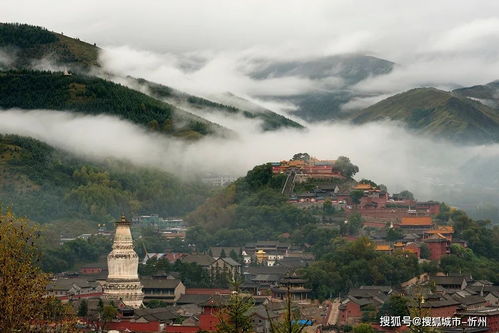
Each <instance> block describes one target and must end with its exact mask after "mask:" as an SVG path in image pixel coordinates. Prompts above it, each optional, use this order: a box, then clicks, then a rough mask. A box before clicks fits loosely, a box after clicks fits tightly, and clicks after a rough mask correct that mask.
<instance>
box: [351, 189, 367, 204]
mask: <svg viewBox="0 0 499 333" xmlns="http://www.w3.org/2000/svg"><path fill="white" fill-rule="evenodd" d="M363 196H364V192H363V191H361V190H355V191H352V192H350V197H351V198H352V201H353V203H354V204H359V203H360V199H361V198H362V197H363Z"/></svg>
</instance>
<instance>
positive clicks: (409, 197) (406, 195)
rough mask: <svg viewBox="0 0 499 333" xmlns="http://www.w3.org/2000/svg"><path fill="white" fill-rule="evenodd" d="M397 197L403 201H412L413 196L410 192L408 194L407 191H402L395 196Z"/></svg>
mask: <svg viewBox="0 0 499 333" xmlns="http://www.w3.org/2000/svg"><path fill="white" fill-rule="evenodd" d="M396 196H397V197H399V198H400V199H404V200H414V194H412V192H409V191H407V190H404V191H402V192H400V193H398V194H396Z"/></svg>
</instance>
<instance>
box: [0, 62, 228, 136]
mask: <svg viewBox="0 0 499 333" xmlns="http://www.w3.org/2000/svg"><path fill="white" fill-rule="evenodd" d="M0 107H1V108H5V109H7V108H22V109H51V110H68V111H74V112H79V113H84V114H94V115H95V114H106V115H111V116H116V117H119V118H122V119H125V120H129V121H131V122H134V123H136V124H139V125H142V126H145V127H148V128H150V129H152V130H155V131H159V132H162V133H165V134H169V135H174V136H178V137H182V138H186V139H198V138H200V137H202V136H203V135H207V134H216V133H218V134H223V133H224V132H226V131H224V130H223V129H222V128H221V127H220V126H218V125H216V124H213V123H210V122H208V121H206V120H204V119H202V118H200V117H197V116H195V115H192V114H190V113H188V112H185V111H183V110H180V109H178V108H176V107H174V106H172V105H170V104H167V103H164V102H162V101H159V100H157V99H154V98H152V97H150V96H147V95H145V94H142V93H140V92H138V91H135V90H132V89H129V88H127V87H125V86H122V85H119V84H116V83H113V82H110V81H106V80H103V79H100V78H96V77H91V76H85V75H80V74H72V75H65V74H64V73H61V72H42V71H9V72H4V73H0Z"/></svg>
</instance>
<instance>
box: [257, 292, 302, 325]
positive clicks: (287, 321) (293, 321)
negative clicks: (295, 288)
mask: <svg viewBox="0 0 499 333" xmlns="http://www.w3.org/2000/svg"><path fill="white" fill-rule="evenodd" d="M265 310H266V311H267V319H268V321H269V322H270V332H271V333H301V332H302V331H303V330H304V329H305V327H306V325H305V324H303V323H300V322H299V321H298V319H299V318H300V314H299V312H297V311H293V307H292V305H291V292H290V286H288V291H287V296H286V312H285V313H284V318H283V319H282V320H274V319H272V318H271V316H270V314H269V310H268V308H267V307H266V308H265Z"/></svg>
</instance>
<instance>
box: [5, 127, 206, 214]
mask: <svg viewBox="0 0 499 333" xmlns="http://www.w3.org/2000/svg"><path fill="white" fill-rule="evenodd" d="M209 193H210V188H209V187H208V186H207V185H204V184H203V183H200V182H199V181H197V180H196V179H192V180H191V181H183V180H181V179H179V178H178V177H176V176H174V175H171V174H169V173H166V172H163V171H158V170H155V169H145V168H139V167H134V166H131V165H129V164H127V163H124V162H120V161H106V162H102V163H96V162H90V161H86V160H83V159H81V158H78V157H76V156H74V155H72V154H69V153H67V152H65V151H60V150H57V149H54V148H53V147H51V146H49V145H47V144H44V143H42V142H40V141H37V140H34V139H31V138H26V137H20V136H15V135H0V203H2V205H3V206H4V207H5V206H11V205H12V206H14V207H15V211H16V214H18V215H21V216H27V217H28V218H30V219H33V220H35V221H38V222H49V221H50V222H53V221H54V220H59V219H71V218H80V219H85V220H92V221H103V222H107V221H113V220H114V219H115V218H116V216H119V215H120V214H121V213H122V212H125V213H127V214H129V215H130V216H135V215H137V214H150V213H151V212H154V213H157V214H160V215H161V216H182V215H184V214H186V213H188V212H190V211H192V210H194V209H195V208H196V207H197V206H198V205H200V204H201V203H202V202H203V201H204V200H205V199H206V198H207V196H208V195H209Z"/></svg>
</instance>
